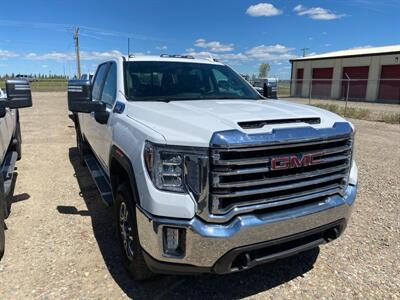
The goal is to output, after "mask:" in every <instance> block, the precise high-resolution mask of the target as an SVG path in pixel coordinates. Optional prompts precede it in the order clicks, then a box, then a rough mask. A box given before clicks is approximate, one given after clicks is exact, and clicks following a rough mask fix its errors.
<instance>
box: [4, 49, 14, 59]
mask: <svg viewBox="0 0 400 300" xmlns="http://www.w3.org/2000/svg"><path fill="white" fill-rule="evenodd" d="M17 56H18V54H17V53H15V52H11V51H8V50H1V49H0V58H3V59H7V58H10V57H17Z"/></svg>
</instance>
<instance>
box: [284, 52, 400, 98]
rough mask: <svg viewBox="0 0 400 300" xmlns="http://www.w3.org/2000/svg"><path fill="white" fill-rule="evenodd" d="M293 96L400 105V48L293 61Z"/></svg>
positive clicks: (322, 55) (331, 53) (334, 54)
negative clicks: (347, 98) (347, 99)
mask: <svg viewBox="0 0 400 300" xmlns="http://www.w3.org/2000/svg"><path fill="white" fill-rule="evenodd" d="M290 62H291V63H292V75H291V79H292V81H291V87H290V88H291V96H297V97H310V93H311V97H313V98H330V99H343V98H345V97H346V96H347V94H348V96H349V99H356V100H366V101H377V102H388V103H398V104H400V45H394V46H385V47H370V48H359V49H350V50H342V51H336V52H330V53H325V54H320V55H314V56H306V57H300V58H296V59H292V60H290Z"/></svg>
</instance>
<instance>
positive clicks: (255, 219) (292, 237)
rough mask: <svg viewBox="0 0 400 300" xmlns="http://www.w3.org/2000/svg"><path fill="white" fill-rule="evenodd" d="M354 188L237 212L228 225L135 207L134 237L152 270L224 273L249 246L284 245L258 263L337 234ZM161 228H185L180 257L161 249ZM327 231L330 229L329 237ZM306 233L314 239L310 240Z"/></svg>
mask: <svg viewBox="0 0 400 300" xmlns="http://www.w3.org/2000/svg"><path fill="white" fill-rule="evenodd" d="M356 192H357V186H353V185H349V186H348V187H347V189H346V191H345V195H344V196H343V197H342V196H339V195H337V196H331V197H327V198H326V199H324V200H322V201H320V202H318V203H313V204H310V205H306V206H301V207H297V208H291V209H287V210H281V211H278V212H269V213H266V214H252V215H243V216H238V217H236V218H234V219H233V220H232V221H230V222H229V223H227V224H210V223H205V222H203V221H202V220H200V219H198V218H196V217H195V218H193V219H191V220H179V219H169V218H159V217H155V216H151V215H149V214H147V213H146V212H144V211H143V210H141V209H140V208H137V209H136V216H137V224H138V232H139V239H140V243H141V246H142V248H143V249H144V251H145V258H146V260H147V262H148V264H149V267H150V268H151V269H153V270H154V271H156V272H163V273H174V272H175V271H176V272H175V273H185V272H186V271H187V272H190V273H193V272H216V273H228V272H231V271H236V269H240V267H239V268H234V267H233V266H232V263H233V261H234V260H235V259H237V258H238V257H239V256H240V255H241V254H246V253H250V252H248V251H253V250H254V249H260V248H263V247H264V246H265V247H270V246H271V245H277V244H282V245H283V244H284V245H285V247H286V248H284V249H283V250H282V251H281V252H279V253H280V254H279V253H272V254H271V255H269V256H268V257H264V258H262V259H258V261H259V262H262V263H263V262H266V261H270V260H271V258H275V259H278V258H281V257H284V256H288V255H291V254H295V253H298V252H301V251H304V250H307V249H309V248H312V247H316V246H318V245H319V244H322V243H324V242H328V241H330V240H332V239H334V238H336V237H337V236H339V235H340V234H341V232H342V231H343V230H344V228H345V226H346V224H347V221H348V219H349V218H350V215H351V210H352V206H353V203H354V201H355V197H356ZM164 227H174V228H182V229H184V230H185V232H186V235H185V245H184V246H185V251H184V254H183V255H182V256H180V257H174V256H171V255H168V254H165V253H164V246H163V245H164V244H163V242H164V241H163V232H164V230H163V228H164ZM332 232H334V233H335V236H333V237H332ZM325 235H326V236H325ZM311 236H313V237H315V239H314V240H311ZM300 238H301V239H303V240H304V239H305V241H306V242H305V244H302V245H300V244H298V242H297V241H300V240H299V239H300ZM307 239H309V240H307ZM295 241H296V242H295ZM307 241H308V242H307ZM296 243H297V244H296ZM291 245H292V246H291ZM265 247H264V248H265ZM246 251H247V252H246ZM235 252H238V253H236V254H237V255H231V253H235ZM227 257H228V258H227ZM245 257H246V258H248V257H250V255H249V256H247V255H245ZM240 259H242V258H240ZM253 265H256V263H254V262H251V261H250V262H249V264H248V266H250V267H251V266H253Z"/></svg>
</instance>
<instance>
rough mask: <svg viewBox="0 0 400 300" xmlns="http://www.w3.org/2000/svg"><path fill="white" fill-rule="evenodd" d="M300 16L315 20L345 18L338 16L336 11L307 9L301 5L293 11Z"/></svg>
mask: <svg viewBox="0 0 400 300" xmlns="http://www.w3.org/2000/svg"><path fill="white" fill-rule="evenodd" d="M293 10H294V11H295V12H296V13H297V15H298V16H307V17H309V18H310V19H313V20H324V21H329V20H335V19H340V18H343V17H345V16H346V15H345V14H337V13H335V12H334V11H332V10H330V9H326V8H322V7H310V8H307V7H305V6H303V5H301V4H299V5H297V6H296V7H295V8H294V9H293Z"/></svg>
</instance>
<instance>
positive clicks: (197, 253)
mask: <svg viewBox="0 0 400 300" xmlns="http://www.w3.org/2000/svg"><path fill="white" fill-rule="evenodd" d="M68 105H69V110H70V111H72V112H73V113H74V115H75V116H76V117H75V118H74V120H75V125H76V140H77V148H78V152H79V156H80V160H81V162H82V163H83V164H86V165H87V167H88V169H89V171H90V173H91V174H92V176H93V179H94V182H95V183H96V185H97V187H98V189H99V192H100V194H101V197H102V199H103V200H104V202H105V203H106V204H107V205H109V206H111V205H113V206H115V214H116V226H117V229H118V238H119V241H120V246H121V249H122V255H123V261H124V264H125V266H126V268H127V270H128V271H129V273H130V274H131V275H132V276H133V278H135V279H137V280H143V279H146V278H149V277H151V276H152V275H153V274H154V273H164V274H185V273H207V272H213V273H217V274H224V273H231V272H236V271H241V270H246V269H249V268H251V267H254V266H257V265H260V264H263V263H266V262H269V261H272V260H275V259H279V258H283V257H286V256H289V255H294V254H297V253H299V252H302V251H305V250H308V249H311V248H315V247H318V246H319V245H321V244H324V243H327V242H330V241H332V240H334V239H336V238H337V237H338V236H339V235H340V234H341V233H342V232H343V231H344V229H345V227H346V224H347V222H348V220H349V218H350V214H351V210H352V207H353V204H354V201H355V197H356V190H357V167H356V164H355V162H354V161H353V159H352V156H353V143H354V127H353V125H352V124H351V123H349V122H348V121H346V120H345V119H343V118H341V117H339V116H338V115H336V114H333V113H330V112H328V111H325V110H321V109H319V108H316V107H310V106H305V105H298V104H293V103H289V102H284V101H280V100H269V99H266V98H264V97H262V96H261V95H260V94H258V93H257V92H256V91H255V89H254V88H253V87H252V86H251V85H250V84H249V83H247V82H246V81H245V80H244V79H242V78H241V76H240V75H239V74H237V73H236V72H235V71H233V70H232V69H231V68H230V67H228V66H226V65H224V64H222V63H219V62H217V61H214V60H211V59H210V60H206V59H197V58H194V57H192V56H181V55H162V56H160V57H151V56H137V57H134V56H129V57H120V58H116V59H113V60H110V61H107V62H105V63H103V64H101V65H99V67H98V69H97V71H96V74H95V76H94V79H93V81H92V82H90V81H70V82H69V84H68Z"/></svg>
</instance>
